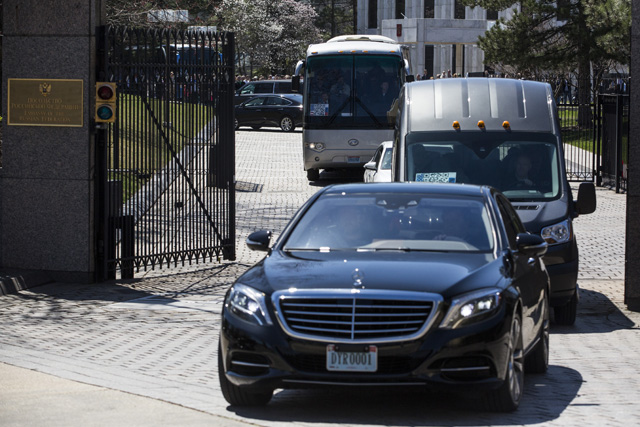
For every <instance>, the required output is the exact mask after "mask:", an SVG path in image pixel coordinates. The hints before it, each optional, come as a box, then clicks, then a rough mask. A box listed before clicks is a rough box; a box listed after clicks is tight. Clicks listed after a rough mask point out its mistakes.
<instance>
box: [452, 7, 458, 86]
mask: <svg viewBox="0 0 640 427" xmlns="http://www.w3.org/2000/svg"><path fill="white" fill-rule="evenodd" d="M456 3H457V2H456ZM457 48H458V46H456V45H455V44H454V45H453V46H452V48H451V69H452V70H453V73H455V72H456V68H458V49H457Z"/></svg>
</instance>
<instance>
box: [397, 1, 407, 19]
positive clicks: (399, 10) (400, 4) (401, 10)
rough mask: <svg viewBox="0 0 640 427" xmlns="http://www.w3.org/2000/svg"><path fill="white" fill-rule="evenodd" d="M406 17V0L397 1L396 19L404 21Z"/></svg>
mask: <svg viewBox="0 0 640 427" xmlns="http://www.w3.org/2000/svg"><path fill="white" fill-rule="evenodd" d="M404 17H405V16H404V0H396V19H403V18H404Z"/></svg>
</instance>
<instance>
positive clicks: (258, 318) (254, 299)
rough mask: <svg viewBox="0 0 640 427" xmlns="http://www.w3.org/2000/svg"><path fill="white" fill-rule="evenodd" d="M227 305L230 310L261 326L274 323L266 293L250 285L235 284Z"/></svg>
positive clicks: (226, 302) (241, 317)
mask: <svg viewBox="0 0 640 427" xmlns="http://www.w3.org/2000/svg"><path fill="white" fill-rule="evenodd" d="M225 307H226V308H227V309H228V310H229V312H231V313H232V314H234V315H235V316H237V317H238V318H240V319H242V320H245V321H247V322H249V323H253V324H255V325H259V326H263V325H271V324H272V323H271V318H270V317H269V313H268V312H267V306H266V304H265V297H264V294H263V293H262V292H259V291H257V290H255V289H253V288H250V287H249V286H246V285H242V284H240V283H236V284H235V285H233V287H232V288H231V291H230V292H229V296H228V297H227V300H226V301H225Z"/></svg>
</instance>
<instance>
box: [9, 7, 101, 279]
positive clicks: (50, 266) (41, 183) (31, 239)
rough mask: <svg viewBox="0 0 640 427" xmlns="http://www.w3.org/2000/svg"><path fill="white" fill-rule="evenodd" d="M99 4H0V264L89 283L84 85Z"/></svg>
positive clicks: (89, 78)
mask: <svg viewBox="0 0 640 427" xmlns="http://www.w3.org/2000/svg"><path fill="white" fill-rule="evenodd" d="M103 1H104V0H87V1H75V2H69V1H62V0H51V1H33V0H30V1H25V0H4V1H3V2H2V25H3V43H2V68H3V70H2V71H3V72H2V77H3V81H2V85H3V87H2V89H3V90H2V106H3V108H2V116H3V141H2V151H3V158H2V168H0V189H1V190H0V269H3V268H6V269H15V270H30V271H37V272H40V273H43V274H44V275H46V276H48V278H49V279H51V280H53V281H58V282H72V283H91V282H94V281H95V280H96V277H95V272H96V258H97V247H98V244H97V239H96V235H95V209H96V206H95V197H96V196H95V187H94V185H95V176H94V172H95V156H94V154H95V152H94V150H95V134H94V130H93V94H94V90H92V89H93V88H94V87H95V70H94V66H95V61H96V51H95V46H96V28H97V27H98V26H99V25H101V24H102V22H103V21H104V15H103V13H104V7H103ZM9 88H11V89H12V90H11V92H10V93H9Z"/></svg>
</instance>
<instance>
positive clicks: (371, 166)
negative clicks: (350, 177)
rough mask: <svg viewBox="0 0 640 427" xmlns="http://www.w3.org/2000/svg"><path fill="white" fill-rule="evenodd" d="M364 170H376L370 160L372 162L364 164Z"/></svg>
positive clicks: (374, 164)
mask: <svg viewBox="0 0 640 427" xmlns="http://www.w3.org/2000/svg"><path fill="white" fill-rule="evenodd" d="M364 168H365V169H369V170H372V171H374V170H376V162H374V161H373V160H372V161H370V162H369V163H365V164H364Z"/></svg>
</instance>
